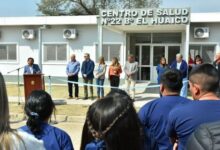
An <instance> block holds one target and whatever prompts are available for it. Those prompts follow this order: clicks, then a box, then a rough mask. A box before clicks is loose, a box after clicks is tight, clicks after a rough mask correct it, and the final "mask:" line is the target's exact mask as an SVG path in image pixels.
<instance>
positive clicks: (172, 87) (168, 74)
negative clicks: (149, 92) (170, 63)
mask: <svg viewBox="0 0 220 150" xmlns="http://www.w3.org/2000/svg"><path fill="white" fill-rule="evenodd" d="M182 85H183V83H182V76H181V72H180V71H179V70H177V69H168V70H166V71H165V72H164V73H163V74H162V75H161V85H160V92H161V93H162V95H170V94H179V93H180V90H181V88H182Z"/></svg>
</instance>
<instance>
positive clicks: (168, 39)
mask: <svg viewBox="0 0 220 150" xmlns="http://www.w3.org/2000/svg"><path fill="white" fill-rule="evenodd" d="M153 43H181V33H153Z"/></svg>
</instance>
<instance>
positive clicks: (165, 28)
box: [0, 8, 220, 83]
mask: <svg viewBox="0 0 220 150" xmlns="http://www.w3.org/2000/svg"><path fill="white" fill-rule="evenodd" d="M219 45H220V13H218V12H217V13H191V11H190V8H152V9H151V8H147V9H127V10H100V14H99V15H97V16H54V17H52V16H36V17H0V71H1V72H2V73H3V75H4V76H5V77H6V80H7V81H8V82H14V81H16V75H17V71H15V72H11V73H9V72H10V71H11V70H14V69H16V68H19V67H23V66H24V65H26V64H27V58H28V57H33V58H34V59H35V63H37V64H39V66H40V68H41V69H42V72H43V73H44V74H45V76H51V77H59V78H66V71H65V70H66V64H67V62H68V61H69V57H70V55H71V54H73V53H74V54H75V55H76V59H77V60H78V61H80V63H82V61H83V59H84V58H83V55H84V53H89V54H90V56H91V59H92V60H94V61H95V62H96V63H98V58H99V57H100V56H104V57H105V60H106V63H107V65H110V64H111V59H112V58H113V57H117V58H118V59H119V61H120V63H121V65H122V67H123V66H124V64H125V62H126V59H127V56H128V55H129V54H133V55H134V56H135V59H136V61H138V64H139V69H138V82H151V83H156V82H157V80H156V79H157V72H156V66H157V65H158V63H159V62H160V57H161V56H165V57H166V59H167V62H168V64H170V63H171V62H172V61H173V60H175V56H176V54H177V53H181V54H182V55H183V57H184V59H185V60H187V61H188V58H189V57H190V56H191V57H192V58H194V57H195V56H196V55H200V56H201V57H202V58H203V61H204V62H206V63H212V62H213V60H214V56H215V53H217V52H220V49H219ZM22 74H23V69H22V68H21V69H20V75H21V77H22ZM80 76H81V74H80ZM106 76H107V73H106ZM123 77H124V74H122V76H121V78H123Z"/></svg>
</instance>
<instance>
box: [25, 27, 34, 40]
mask: <svg viewBox="0 0 220 150" xmlns="http://www.w3.org/2000/svg"><path fill="white" fill-rule="evenodd" d="M34 38H35V31H34V30H33V29H25V30H22V39H26V40H32V39H34Z"/></svg>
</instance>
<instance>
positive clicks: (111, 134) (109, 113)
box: [81, 90, 142, 150]
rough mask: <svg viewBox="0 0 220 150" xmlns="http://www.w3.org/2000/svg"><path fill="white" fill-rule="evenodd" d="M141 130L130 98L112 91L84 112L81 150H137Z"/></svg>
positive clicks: (122, 92) (123, 93)
mask: <svg viewBox="0 0 220 150" xmlns="http://www.w3.org/2000/svg"><path fill="white" fill-rule="evenodd" d="M141 139H142V138H141V128H140V122H139V119H138V116H137V113H136V111H135V109H134V106H133V103H132V99H131V98H130V97H129V96H128V95H127V93H126V92H124V91H122V90H113V91H111V92H110V93H109V94H108V95H107V96H106V97H104V98H103V99H101V100H100V101H96V102H95V103H93V104H92V105H91V106H90V107H89V110H88V112H87V117H86V122H85V124H84V128H83V133H82V142H81V150H98V149H99V150H140V149H141V147H142V140H141Z"/></svg>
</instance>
